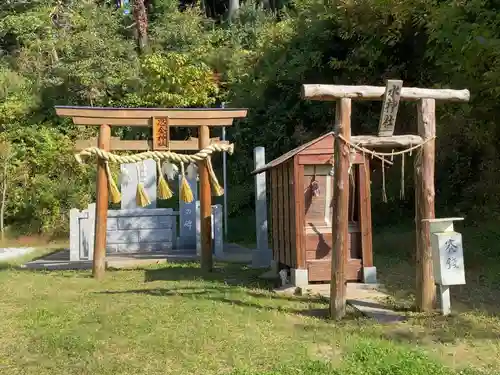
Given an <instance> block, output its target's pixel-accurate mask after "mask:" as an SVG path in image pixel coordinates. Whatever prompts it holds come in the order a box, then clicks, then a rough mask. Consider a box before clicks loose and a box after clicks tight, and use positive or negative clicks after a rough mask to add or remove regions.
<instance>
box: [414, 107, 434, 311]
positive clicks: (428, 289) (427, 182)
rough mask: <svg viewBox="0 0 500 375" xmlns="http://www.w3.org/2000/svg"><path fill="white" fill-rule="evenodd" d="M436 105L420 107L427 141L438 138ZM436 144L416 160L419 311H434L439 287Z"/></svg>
mask: <svg viewBox="0 0 500 375" xmlns="http://www.w3.org/2000/svg"><path fill="white" fill-rule="evenodd" d="M435 106H436V103H435V101H434V100H433V99H423V100H421V101H420V102H419V103H418V106H417V111H418V133H419V134H420V136H421V137H422V138H423V139H424V140H426V139H428V138H433V137H434V136H435V135H436V111H435ZM434 164H435V141H434V140H431V141H429V142H427V143H426V144H425V145H424V146H422V149H421V151H420V152H419V153H418V154H417V158H416V160H415V206H416V217H415V220H416V223H415V224H416V234H417V296H416V297H417V309H418V310H419V311H431V310H432V309H433V307H434V304H435V299H436V286H435V285H434V276H433V272H432V249H431V237H430V228H429V222H428V221H425V222H424V221H422V220H424V219H434V217H435V211H434V209H435V208H434V199H435V191H434V167H435V165H434Z"/></svg>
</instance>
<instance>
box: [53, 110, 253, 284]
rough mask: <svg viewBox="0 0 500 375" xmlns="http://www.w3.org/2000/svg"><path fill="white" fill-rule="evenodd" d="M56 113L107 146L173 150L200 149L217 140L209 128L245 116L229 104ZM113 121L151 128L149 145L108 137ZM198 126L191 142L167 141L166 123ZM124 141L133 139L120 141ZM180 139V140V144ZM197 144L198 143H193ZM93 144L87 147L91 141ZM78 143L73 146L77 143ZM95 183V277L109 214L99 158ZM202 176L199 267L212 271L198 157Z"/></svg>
mask: <svg viewBox="0 0 500 375" xmlns="http://www.w3.org/2000/svg"><path fill="white" fill-rule="evenodd" d="M55 109H56V113H57V115H58V116H61V117H71V118H72V119H73V123H74V124H76V125H89V126H99V136H98V138H97V146H98V147H99V148H100V149H102V150H105V151H110V150H111V149H115V150H118V149H120V148H121V147H129V148H128V149H129V150H130V149H138V150H142V149H144V148H145V147H147V148H149V150H158V151H167V150H170V151H175V150H180V149H184V150H185V149H188V150H196V151H198V150H202V149H204V148H206V147H208V146H209V145H210V144H211V143H212V142H214V141H215V142H216V141H217V140H214V139H211V138H210V127H220V126H231V125H232V123H233V119H235V118H242V117H246V115H247V110H246V109H233V108H195V109H185V108H108V107H73V106H56V107H55ZM112 126H142V127H152V128H153V140H152V142H151V147H150V144H149V143H148V141H118V140H117V139H116V138H111V127H112ZM172 126H177V127H183V126H185V127H197V128H198V138H197V139H191V140H190V141H171V140H170V136H169V134H170V133H169V128H170V127H172ZM123 142H134V143H133V144H132V143H130V144H124V143H123ZM179 142H182V143H179ZM196 143H197V145H196ZM94 145H95V143H94V144H93V145H90V146H94ZM81 146H82V144H81V143H80V144H79V145H77V147H81ZM97 168H98V171H97V182H96V195H97V197H96V225H95V234H94V235H95V240H94V259H93V263H92V273H93V275H94V277H95V278H96V279H102V278H103V276H104V273H105V267H106V263H105V258H106V227H107V213H108V198H109V187H108V182H107V177H106V165H105V162H104V161H103V160H101V159H98V161H97ZM198 170H199V176H200V221H201V267H202V269H204V270H205V271H211V270H212V267H213V259H212V242H211V209H212V207H211V206H212V197H211V189H210V179H209V171H208V165H207V161H206V160H204V161H202V162H199V166H198Z"/></svg>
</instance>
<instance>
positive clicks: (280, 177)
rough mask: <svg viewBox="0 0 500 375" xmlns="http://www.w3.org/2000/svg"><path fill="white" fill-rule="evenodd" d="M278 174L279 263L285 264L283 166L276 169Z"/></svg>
mask: <svg viewBox="0 0 500 375" xmlns="http://www.w3.org/2000/svg"><path fill="white" fill-rule="evenodd" d="M276 169H277V172H278V175H277V176H278V238H279V242H278V243H279V256H278V259H279V261H280V263H285V236H284V228H283V216H284V209H283V164H280V165H278V166H277V167H276Z"/></svg>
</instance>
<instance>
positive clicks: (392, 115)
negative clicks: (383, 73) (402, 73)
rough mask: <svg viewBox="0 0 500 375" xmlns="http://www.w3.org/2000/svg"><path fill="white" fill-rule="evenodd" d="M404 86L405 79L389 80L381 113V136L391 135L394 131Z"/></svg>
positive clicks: (379, 132) (379, 133)
mask: <svg viewBox="0 0 500 375" xmlns="http://www.w3.org/2000/svg"><path fill="white" fill-rule="evenodd" d="M402 87H403V81H397V80H389V81H387V86H386V91H385V95H384V102H383V104H382V113H381V115H380V122H379V130H378V135H379V136H390V135H392V134H393V133H394V126H395V124H396V116H397V113H398V107H399V98H400V97H401V88H402Z"/></svg>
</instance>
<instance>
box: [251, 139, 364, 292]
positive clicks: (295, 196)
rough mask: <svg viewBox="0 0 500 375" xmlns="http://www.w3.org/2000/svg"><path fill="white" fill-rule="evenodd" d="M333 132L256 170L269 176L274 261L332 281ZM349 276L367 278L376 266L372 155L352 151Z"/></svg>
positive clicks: (312, 279) (350, 278)
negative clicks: (366, 270) (367, 272)
mask: <svg viewBox="0 0 500 375" xmlns="http://www.w3.org/2000/svg"><path fill="white" fill-rule="evenodd" d="M334 137H335V136H334V133H333V132H330V133H327V134H324V135H323V136H321V137H319V138H316V139H314V140H312V141H310V142H308V143H306V144H304V145H302V146H299V147H297V148H295V149H293V150H291V151H289V152H287V153H286V154H284V155H282V156H280V157H279V158H277V159H275V160H273V161H271V162H269V163H268V164H266V165H265V166H264V167H262V168H259V169H257V170H255V171H254V172H253V173H252V174H256V173H261V172H264V171H267V172H268V173H269V176H270V178H268V179H267V181H268V182H269V185H270V186H269V188H268V189H269V191H270V195H271V208H270V209H271V214H270V216H271V227H272V248H273V259H274V260H275V261H276V262H278V263H279V267H280V268H291V269H297V270H307V277H308V281H309V282H329V281H330V279H331V274H332V273H331V264H332V261H331V257H332V223H331V220H332V214H333V211H332V210H333V207H332V200H333V186H334V183H333V180H334V178H335V176H333V159H332V158H333V146H334ZM351 160H352V165H351V167H352V168H353V171H352V172H353V173H352V174H351V176H352V178H351V180H350V184H349V185H350V195H349V196H350V197H351V199H350V202H349V235H348V246H347V248H346V251H347V254H346V258H347V265H346V266H347V268H346V278H347V280H348V281H362V280H363V268H364V267H373V254H372V229H371V228H372V223H371V201H370V165H369V164H370V158H369V157H368V155H363V154H362V153H359V152H357V153H353V155H352V158H351Z"/></svg>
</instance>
